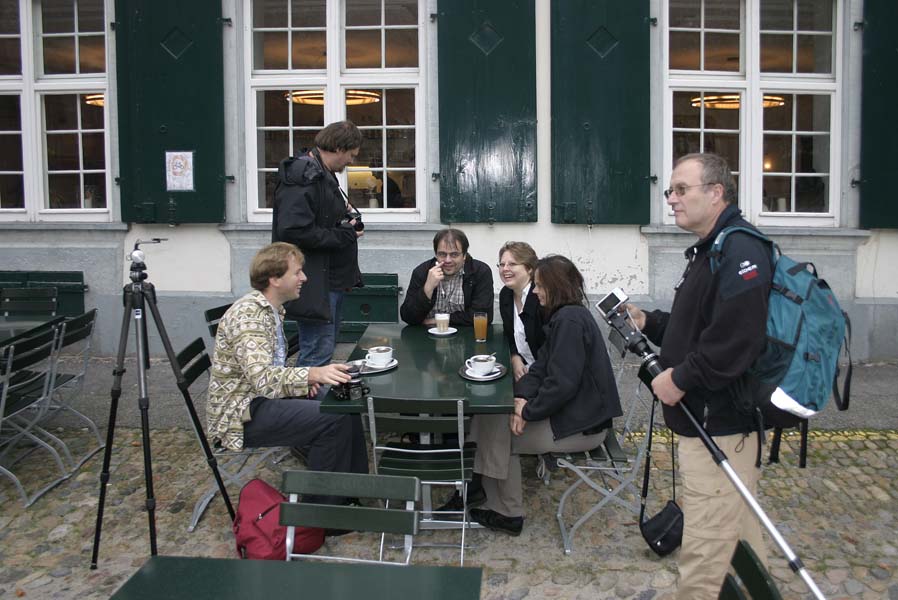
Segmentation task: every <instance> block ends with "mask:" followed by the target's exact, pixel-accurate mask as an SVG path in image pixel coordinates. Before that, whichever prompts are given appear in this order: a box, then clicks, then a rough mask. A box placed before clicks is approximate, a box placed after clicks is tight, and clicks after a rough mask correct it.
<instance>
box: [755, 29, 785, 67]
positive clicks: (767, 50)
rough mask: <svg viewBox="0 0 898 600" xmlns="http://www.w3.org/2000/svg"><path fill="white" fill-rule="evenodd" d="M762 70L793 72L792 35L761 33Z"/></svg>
mask: <svg viewBox="0 0 898 600" xmlns="http://www.w3.org/2000/svg"><path fill="white" fill-rule="evenodd" d="M761 70H762V71H765V72H767V73H791V72H792V36H791V35H778V34H763V35H761Z"/></svg>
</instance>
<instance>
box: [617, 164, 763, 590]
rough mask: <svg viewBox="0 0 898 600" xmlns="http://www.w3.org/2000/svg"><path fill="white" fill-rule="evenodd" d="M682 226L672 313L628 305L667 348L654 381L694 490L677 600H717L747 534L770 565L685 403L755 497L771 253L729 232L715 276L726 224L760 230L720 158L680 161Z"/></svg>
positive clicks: (676, 200) (686, 513)
mask: <svg viewBox="0 0 898 600" xmlns="http://www.w3.org/2000/svg"><path fill="white" fill-rule="evenodd" d="M664 196H665V198H667V204H668V206H670V208H671V209H672V210H673V212H674V218H675V219H676V223H677V225H678V226H679V227H681V228H683V229H685V230H687V231H690V232H692V233H694V234H695V235H697V236H698V241H697V242H696V243H695V244H693V245H692V246H691V247H690V248H689V249H688V250H687V251H686V261H687V263H686V268H685V270H684V272H683V275H682V276H681V277H680V280H679V282H678V283H677V284H676V286H675V288H674V289H675V290H676V293H675V295H674V300H673V306H672V308H671V310H670V312H663V311H660V310H656V311H653V312H649V313H645V312H643V311H641V310H639V309H638V308H636V307H635V306H633V305H631V304H628V305H626V306H627V308H628V309H629V310H630V314H631V315H632V317H633V319H634V321H635V323H636V325H637V326H638V327H639V328H640V329H643V330H644V331H645V333H646V335H647V336H648V337H649V339H650V340H651V341H652V342H653V343H655V344H657V345H659V346H660V347H661V353H660V360H661V364H662V366H664V367H665V370H664V372H663V373H661V374H660V375H658V376H657V377H656V378H655V379H654V380H653V381H652V391H653V392H654V394H655V395H656V396H657V397H658V399H660V400H661V402H662V404H663V409H664V420H665V422H666V423H667V426H668V427H670V428H671V430H673V431H674V432H675V433H676V434H677V435H678V436H679V450H678V452H679V459H680V461H679V466H680V473H681V475H682V477H683V487H684V488H685V490H684V492H683V495H682V497H681V502H682V507H683V517H684V530H683V546H682V548H680V551H679V555H678V558H677V564H678V567H679V571H680V581H679V585H678V590H677V598H680V599H687V598H688V599H689V600H701V599H705V598H707V599H716V598H717V596H718V594H719V592H720V587H721V584H722V583H723V579H724V576H725V575H726V572H727V568H728V566H729V562H730V557H732V555H733V550H734V549H735V547H736V542H737V541H738V540H739V539H740V538H741V539H744V540H746V541H748V543H749V544H751V546H752V548H753V549H754V551H755V552H756V553H757V554H758V556H759V557H760V558H761V560H762V561H763V562H764V563H765V564H766V561H767V551H766V548H765V546H764V541H763V539H762V538H761V528H760V524H759V523H758V521H757V519H756V518H755V517H754V515H753V514H752V512H751V510H750V509H749V508H748V506H747V505H746V504H745V502H744V501H743V500H742V497H741V496H740V495H739V493H738V492H737V491H736V488H735V487H734V486H733V485H732V484H731V483H730V481H729V480H728V479H727V477H726V475H725V474H724V472H723V470H721V469H720V468H719V467H718V466H717V465H716V464H715V463H714V461H713V460H712V458H711V455H710V453H709V452H708V451H707V450H706V448H705V447H704V445H703V444H702V442H701V440H700V438H698V437H697V435H698V434H697V432H696V431H695V429H694V427H693V426H692V425H691V424H690V422H689V421H688V419H687V417H686V415H685V413H684V412H683V411H682V410H681V409H680V407H678V406H677V404H678V403H679V402H686V404H687V405H688V406H689V407H690V408H691V409H692V412H693V413H694V414H696V415H698V416H699V419H702V420H703V421H704V426H705V429H707V431H708V433H710V434H711V435H712V436H713V437H714V440H715V441H716V442H717V445H718V446H720V448H721V449H722V450H723V451H724V453H725V454H726V455H727V457H728V458H729V463H730V465H731V466H732V467H733V469H735V471H736V473H737V474H738V475H739V477H740V479H741V480H742V481H743V482H744V483H745V485H746V487H747V488H748V489H749V491H750V492H751V493H753V494H754V493H755V491H756V489H757V483H758V479H760V476H761V470H760V445H759V444H760V438H761V436H760V434H757V433H753V432H754V431H756V430H757V427H758V426H757V422H756V420H755V418H754V417H753V415H752V414H751V411H750V410H748V409H743V408H739V407H740V406H746V405H750V402H749V400H750V398H751V395H752V385H751V379H750V378H749V376H748V375H747V371H748V369H749V367H750V366H751V365H752V363H753V362H754V361H755V359H756V358H757V357H758V356H759V355H760V354H761V352H762V351H763V350H764V346H765V343H766V323H767V295H768V293H769V291H770V283H771V278H772V268H771V262H770V249H769V248H768V247H767V245H766V244H765V243H764V242H762V241H761V240H758V239H757V238H755V237H753V236H751V235H749V234H746V233H739V232H736V233H733V234H732V235H730V236H728V237H727V243H726V246H725V248H724V252H723V253H722V256H721V257H720V260H719V263H718V266H717V269H716V270H715V271H714V272H713V273H712V272H711V266H710V256H709V255H710V250H711V246H712V244H713V243H714V239H715V237H717V234H718V233H720V231H721V230H722V229H723V228H724V227H732V226H737V227H746V228H753V227H752V225H750V224H749V223H748V222H747V221H746V220H745V219H743V218H742V215H741V212H740V210H739V208H738V206H737V205H736V197H737V191H736V183H735V181H734V179H733V175H732V173H730V170H729V168H728V167H727V164H726V161H725V160H724V159H723V158H721V157H719V156H717V155H715V154H687V155H686V156H684V157H682V158H680V159H679V160H678V161H677V162H676V164H675V165H674V170H673V173H671V177H670V188H669V189H667V190H665V191H664Z"/></svg>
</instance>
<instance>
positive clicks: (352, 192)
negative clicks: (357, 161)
mask: <svg viewBox="0 0 898 600" xmlns="http://www.w3.org/2000/svg"><path fill="white" fill-rule="evenodd" d="M377 172H380V173H381V174H382V173H383V169H380V170H379V171H378V170H375V171H374V172H372V171H367V170H350V171H349V172H348V173H347V178H348V181H349V191H348V193H347V195H348V196H349V203H350V204H352V205H353V206H355V207H356V208H383V207H384V205H383V198H382V197H381V194H380V190H379V189H378V187H379V185H380V182H379V181H378V180H377V179H375V177H374V173H377Z"/></svg>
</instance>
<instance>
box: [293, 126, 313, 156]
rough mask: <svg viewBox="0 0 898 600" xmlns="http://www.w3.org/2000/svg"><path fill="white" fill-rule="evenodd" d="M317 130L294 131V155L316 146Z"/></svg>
mask: <svg viewBox="0 0 898 600" xmlns="http://www.w3.org/2000/svg"><path fill="white" fill-rule="evenodd" d="M317 133H318V132H317V131H309V130H305V129H297V130H294V131H293V156H299V154H300V153H301V152H303V151H308V150H311V149H312V148H314V147H315V135H316V134H317Z"/></svg>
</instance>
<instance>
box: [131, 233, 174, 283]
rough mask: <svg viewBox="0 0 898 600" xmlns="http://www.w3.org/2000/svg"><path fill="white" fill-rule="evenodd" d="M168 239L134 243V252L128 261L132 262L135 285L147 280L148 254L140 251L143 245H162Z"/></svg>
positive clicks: (132, 275)
mask: <svg viewBox="0 0 898 600" xmlns="http://www.w3.org/2000/svg"><path fill="white" fill-rule="evenodd" d="M167 241H168V238H153V239H151V240H137V241H136V242H134V250H132V251H131V253H130V254H129V255H128V259H129V260H130V261H131V273H130V277H131V281H133V282H134V283H139V282H141V281H144V280H145V279H146V278H147V273H146V271H147V265H146V263H144V260H146V254H144V252H143V250H141V249H140V245H141V244H161V243H162V242H167Z"/></svg>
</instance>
